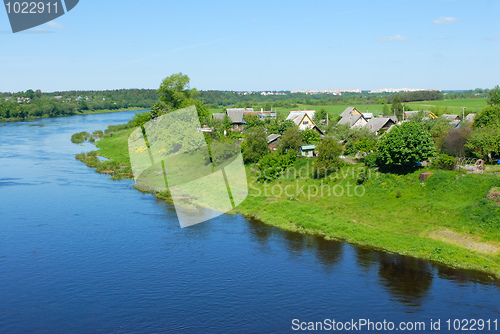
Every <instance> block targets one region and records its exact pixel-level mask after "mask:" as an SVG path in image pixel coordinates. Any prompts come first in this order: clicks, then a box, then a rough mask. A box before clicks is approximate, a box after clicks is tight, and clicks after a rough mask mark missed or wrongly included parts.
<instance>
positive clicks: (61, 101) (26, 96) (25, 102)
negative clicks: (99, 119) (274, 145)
mask: <svg viewBox="0 0 500 334" xmlns="http://www.w3.org/2000/svg"><path fill="white" fill-rule="evenodd" d="M488 92H489V90H488V89H480V88H477V89H475V90H469V91H460V92H457V91H449V92H446V91H444V92H442V91H418V92H407V93H377V94H369V93H368V92H362V93H343V94H342V95H341V96H340V95H332V94H305V93H294V94H291V93H290V92H274V94H272V95H262V94H261V93H260V92H247V93H245V92H233V91H217V90H208V91H200V95H199V96H198V99H200V100H202V101H204V102H205V104H206V106H207V108H211V109H216V108H226V107H229V106H235V107H239V108H242V107H254V106H257V105H258V106H262V107H264V108H265V109H266V110H269V109H270V108H272V107H274V108H276V107H283V108H295V107H297V106H298V105H299V104H301V105H335V104H390V103H392V100H393V99H394V97H395V96H396V95H398V96H399V98H400V99H401V101H402V102H411V101H426V100H427V101H429V100H441V99H443V98H446V99H456V98H471V97H477V98H479V97H485V96H486V95H487V94H488ZM280 93H281V94H280ZM158 99H159V95H158V93H157V91H156V90H154V89H119V90H106V91H66V92H52V93H42V92H41V91H40V90H36V91H33V90H31V89H29V90H27V91H25V92H18V93H0V120H20V119H28V118H39V117H58V116H67V115H78V114H86V113H91V112H99V111H105V110H110V111H113V110H123V109H127V108H137V109H149V108H151V106H152V105H153V104H154V103H156V102H157V101H158Z"/></svg>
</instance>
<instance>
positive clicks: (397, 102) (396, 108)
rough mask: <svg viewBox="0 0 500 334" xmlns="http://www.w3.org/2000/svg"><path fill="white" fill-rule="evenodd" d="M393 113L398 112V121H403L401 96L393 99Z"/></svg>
mask: <svg viewBox="0 0 500 334" xmlns="http://www.w3.org/2000/svg"><path fill="white" fill-rule="evenodd" d="M391 112H396V116H398V119H400V120H402V119H403V105H402V104H401V98H400V97H399V95H396V96H394V98H393V99H392V105H391Z"/></svg>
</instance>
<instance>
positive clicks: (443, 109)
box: [210, 98, 487, 120]
mask: <svg viewBox="0 0 500 334" xmlns="http://www.w3.org/2000/svg"><path fill="white" fill-rule="evenodd" d="M404 104H405V105H406V106H409V107H410V108H411V109H412V110H424V109H427V110H429V111H433V112H438V113H439V114H456V115H461V114H462V108H463V107H466V111H467V112H474V113H477V112H479V111H481V109H483V108H484V107H486V105H487V104H486V98H478V99H453V100H440V101H420V102H406V103H404ZM347 107H356V109H358V110H359V111H361V112H363V113H366V112H368V113H373V114H374V115H383V112H382V111H383V108H384V105H382V104H354V105H347V104H346V105H325V106H322V105H317V106H313V105H304V104H299V107H298V108H277V111H278V118H280V119H284V118H286V116H287V115H288V113H289V112H290V110H292V109H293V110H298V109H300V110H304V109H306V110H319V109H321V108H324V109H325V110H326V111H327V112H328V115H329V117H330V119H331V120H335V118H336V117H337V116H338V115H340V114H341V113H342V111H344V110H345V108H347ZM387 108H388V109H390V108H391V105H390V104H389V105H387ZM255 110H260V108H255ZM210 112H211V113H220V112H222V108H219V109H210ZM389 114H390V113H389Z"/></svg>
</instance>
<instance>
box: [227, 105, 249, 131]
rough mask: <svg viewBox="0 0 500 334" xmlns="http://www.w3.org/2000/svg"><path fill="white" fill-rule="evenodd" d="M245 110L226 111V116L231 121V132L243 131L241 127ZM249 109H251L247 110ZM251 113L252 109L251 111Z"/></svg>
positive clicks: (243, 122)
mask: <svg viewBox="0 0 500 334" xmlns="http://www.w3.org/2000/svg"><path fill="white" fill-rule="evenodd" d="M245 109H246V108H234V109H227V110H226V114H227V116H228V117H229V119H230V120H231V123H232V129H231V131H238V132H241V131H243V125H244V124H245V119H244V118H243V116H244V115H245V111H246V110H245ZM249 109H251V108H249ZM252 111H253V109H252Z"/></svg>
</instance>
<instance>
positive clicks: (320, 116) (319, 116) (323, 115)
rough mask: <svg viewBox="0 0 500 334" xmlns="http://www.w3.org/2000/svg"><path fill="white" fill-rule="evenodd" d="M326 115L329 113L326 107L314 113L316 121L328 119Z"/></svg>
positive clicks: (318, 122) (317, 122)
mask: <svg viewBox="0 0 500 334" xmlns="http://www.w3.org/2000/svg"><path fill="white" fill-rule="evenodd" d="M326 115H327V112H326V109H325V108H321V109H320V110H318V112H317V113H315V114H314V119H313V121H314V123H316V124H320V123H321V121H322V120H325V119H326Z"/></svg>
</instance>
